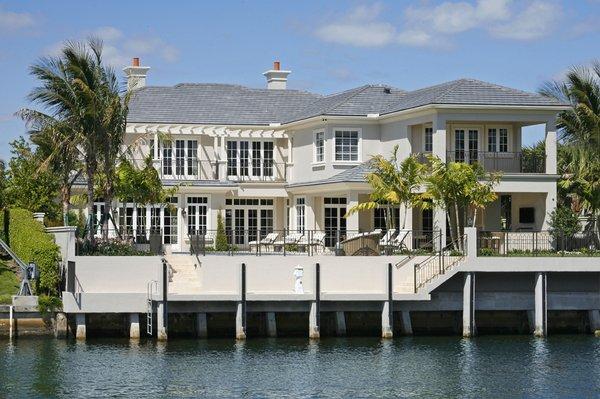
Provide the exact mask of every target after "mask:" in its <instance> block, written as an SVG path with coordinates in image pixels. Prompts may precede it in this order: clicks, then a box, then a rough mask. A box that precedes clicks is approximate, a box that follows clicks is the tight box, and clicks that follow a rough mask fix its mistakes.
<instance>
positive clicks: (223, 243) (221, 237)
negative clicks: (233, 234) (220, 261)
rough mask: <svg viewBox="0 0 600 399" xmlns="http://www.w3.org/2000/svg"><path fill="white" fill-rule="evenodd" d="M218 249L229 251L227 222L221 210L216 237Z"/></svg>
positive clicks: (218, 216)
mask: <svg viewBox="0 0 600 399" xmlns="http://www.w3.org/2000/svg"><path fill="white" fill-rule="evenodd" d="M215 250H216V251H228V250H229V243H228V242H227V235H226V234H225V223H224V222H223V214H222V213H221V211H219V213H217V237H216V238H215Z"/></svg>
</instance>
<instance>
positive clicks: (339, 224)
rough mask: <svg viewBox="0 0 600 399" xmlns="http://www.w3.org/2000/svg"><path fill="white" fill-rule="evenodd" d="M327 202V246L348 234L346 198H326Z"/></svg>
mask: <svg viewBox="0 0 600 399" xmlns="http://www.w3.org/2000/svg"><path fill="white" fill-rule="evenodd" d="M323 201H324V204H325V209H324V210H325V246H327V247H333V246H335V245H336V243H337V240H338V238H339V239H340V240H342V239H344V238H345V236H346V218H344V215H345V214H346V202H347V200H346V198H343V197H341V198H328V197H326V198H324V199H323Z"/></svg>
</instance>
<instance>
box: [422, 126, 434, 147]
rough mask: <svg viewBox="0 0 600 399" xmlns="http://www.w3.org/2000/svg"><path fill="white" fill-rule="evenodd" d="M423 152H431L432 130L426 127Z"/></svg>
mask: <svg viewBox="0 0 600 399" xmlns="http://www.w3.org/2000/svg"><path fill="white" fill-rule="evenodd" d="M424 139H425V146H424V147H425V148H424V149H425V152H432V151H433V128H432V127H426V128H425V138H424Z"/></svg>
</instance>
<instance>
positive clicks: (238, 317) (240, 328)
mask: <svg viewBox="0 0 600 399" xmlns="http://www.w3.org/2000/svg"><path fill="white" fill-rule="evenodd" d="M235 339H237V340H244V339H246V329H245V328H244V305H243V303H242V302H238V303H237V307H236V312H235Z"/></svg>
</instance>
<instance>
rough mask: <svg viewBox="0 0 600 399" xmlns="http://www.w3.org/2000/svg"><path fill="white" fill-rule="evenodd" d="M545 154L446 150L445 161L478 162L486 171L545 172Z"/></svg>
mask: <svg viewBox="0 0 600 399" xmlns="http://www.w3.org/2000/svg"><path fill="white" fill-rule="evenodd" d="M545 161H546V160H545V156H541V155H539V154H527V156H525V155H524V154H523V153H522V152H487V151H465V150H455V151H448V152H446V162H467V163H469V164H475V163H477V164H479V165H481V166H483V168H484V169H485V170H486V171H488V172H504V173H546V168H545Z"/></svg>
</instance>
